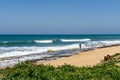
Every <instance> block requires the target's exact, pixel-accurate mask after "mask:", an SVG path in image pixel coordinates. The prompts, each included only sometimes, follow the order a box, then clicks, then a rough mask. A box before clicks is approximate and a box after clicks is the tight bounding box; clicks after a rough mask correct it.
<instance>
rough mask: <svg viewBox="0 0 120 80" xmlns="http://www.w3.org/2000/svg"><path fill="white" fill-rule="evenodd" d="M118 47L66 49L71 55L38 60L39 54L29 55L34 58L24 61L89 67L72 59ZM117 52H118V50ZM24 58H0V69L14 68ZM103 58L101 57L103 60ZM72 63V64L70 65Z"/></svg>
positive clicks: (65, 54) (58, 55) (56, 55)
mask: <svg viewBox="0 0 120 80" xmlns="http://www.w3.org/2000/svg"><path fill="white" fill-rule="evenodd" d="M118 46H119V44H116V45H109V46H102V47H92V48H86V49H81V50H79V49H68V50H69V51H71V53H64V54H55V55H54V53H48V54H50V55H52V56H48V57H47V56H46V57H42V58H40V56H39V55H41V54H39V53H37V54H31V55H25V56H34V59H31V60H26V61H30V62H34V63H37V65H38V64H45V65H46V64H50V65H53V66H59V65H63V64H70V65H75V66H85V65H91V64H89V62H88V63H86V62H87V61H86V62H85V63H86V64H83V63H82V64H83V65H78V62H77V61H76V62H77V64H74V63H76V62H74V58H75V59H77V58H79V57H74V56H77V55H80V57H82V56H83V53H84V55H88V54H89V52H91V51H96V50H101V49H105V48H111V47H116V48H118ZM119 49H120V46H119ZM119 52H120V50H119ZM43 54H44V53H43ZM113 54H115V53H113ZM91 55H92V54H91ZM25 56H14V57H6V58H0V64H1V66H0V68H5V67H8V66H9V67H11V66H14V65H16V64H18V63H19V62H24V60H23V61H22V60H21V58H24V57H25ZM35 56H36V57H35ZM38 56H39V57H38ZM89 56H90V55H89ZM104 56H106V55H104ZM104 56H103V58H104ZM37 57H38V58H37ZM72 57H73V58H72ZM69 58H70V60H71V61H70V60H69ZM86 58H89V57H87V56H86ZM86 58H84V59H86ZM64 59H65V61H66V59H68V62H64ZM84 59H83V60H84ZM72 60H73V61H72ZM78 60H79V59H78ZM102 60H103V59H102ZM2 61H3V62H2ZM4 61H6V62H4ZM13 61H15V62H13ZM1 62H2V63H3V64H2V63H1ZM12 62H13V63H12ZM54 62H55V63H54ZM72 62H74V63H72ZM11 63H12V64H11Z"/></svg>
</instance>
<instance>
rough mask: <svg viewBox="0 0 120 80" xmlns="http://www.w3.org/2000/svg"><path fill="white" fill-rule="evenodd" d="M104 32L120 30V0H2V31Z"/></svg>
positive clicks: (0, 31) (0, 20) (40, 32)
mask: <svg viewBox="0 0 120 80" xmlns="http://www.w3.org/2000/svg"><path fill="white" fill-rule="evenodd" d="M101 33H102V34H113V33H114V34H119V33H120V0H0V34H101Z"/></svg>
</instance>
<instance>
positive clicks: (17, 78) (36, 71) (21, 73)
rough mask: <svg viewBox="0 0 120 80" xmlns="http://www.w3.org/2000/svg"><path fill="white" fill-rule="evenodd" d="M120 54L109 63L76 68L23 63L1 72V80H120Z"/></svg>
mask: <svg viewBox="0 0 120 80" xmlns="http://www.w3.org/2000/svg"><path fill="white" fill-rule="evenodd" d="M119 57H120V53H117V54H115V55H112V56H111V58H110V59H109V60H107V61H104V62H101V63H100V64H97V65H94V66H92V67H91V66H83V67H75V66H71V65H67V64H64V65H62V66H58V67H54V66H51V65H43V64H41V65H35V64H33V63H30V62H22V63H19V64H17V65H15V66H14V67H11V68H10V67H7V68H5V69H1V70H0V78H1V80H119V79H120V65H117V64H120V58H119Z"/></svg>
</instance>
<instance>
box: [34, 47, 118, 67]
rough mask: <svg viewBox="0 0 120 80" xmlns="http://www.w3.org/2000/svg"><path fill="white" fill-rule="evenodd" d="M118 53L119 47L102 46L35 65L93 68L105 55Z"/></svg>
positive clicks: (38, 62)
mask: <svg viewBox="0 0 120 80" xmlns="http://www.w3.org/2000/svg"><path fill="white" fill-rule="evenodd" d="M116 53H120V46H119V45H112V46H104V47H101V48H96V49H91V50H88V51H84V52H79V53H78V54H74V55H72V56H69V57H61V58H57V59H56V60H50V61H43V62H41V61H37V62H36V64H37V65H39V64H44V65H52V66H55V67H57V66H61V65H64V64H69V65H73V66H77V67H82V66H94V65H96V64H99V63H100V62H101V61H102V60H103V59H104V56H106V55H114V54H116Z"/></svg>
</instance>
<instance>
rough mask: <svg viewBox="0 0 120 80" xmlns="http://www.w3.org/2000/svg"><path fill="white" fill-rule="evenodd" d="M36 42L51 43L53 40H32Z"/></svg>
mask: <svg viewBox="0 0 120 80" xmlns="http://www.w3.org/2000/svg"><path fill="white" fill-rule="evenodd" d="M34 41H35V42H36V43H53V40H34Z"/></svg>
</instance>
